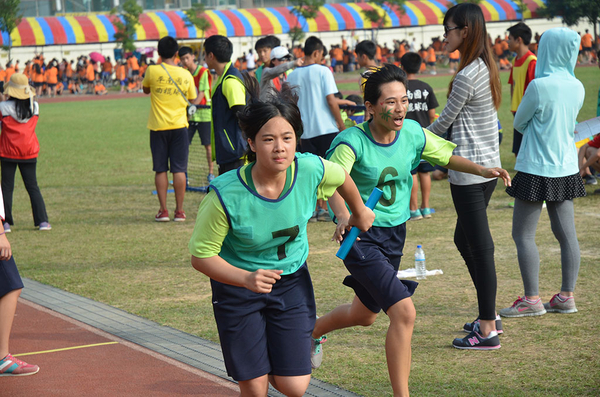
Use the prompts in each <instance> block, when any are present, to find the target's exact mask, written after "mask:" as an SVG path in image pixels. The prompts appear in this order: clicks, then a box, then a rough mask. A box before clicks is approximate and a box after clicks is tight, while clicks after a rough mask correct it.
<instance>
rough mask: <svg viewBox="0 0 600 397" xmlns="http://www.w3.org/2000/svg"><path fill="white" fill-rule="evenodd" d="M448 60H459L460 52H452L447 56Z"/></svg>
mask: <svg viewBox="0 0 600 397" xmlns="http://www.w3.org/2000/svg"><path fill="white" fill-rule="evenodd" d="M448 58H450V59H459V58H460V51H458V50H454V51H452V52H451V53H450V54H448Z"/></svg>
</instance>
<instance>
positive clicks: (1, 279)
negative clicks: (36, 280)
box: [0, 257, 23, 298]
mask: <svg viewBox="0 0 600 397" xmlns="http://www.w3.org/2000/svg"><path fill="white" fill-rule="evenodd" d="M21 288H23V281H22V280H21V276H20V275H19V270H17V264H16V263H15V260H14V258H12V257H11V258H10V259H9V260H7V261H0V298H2V297H3V296H4V295H6V294H8V293H9V292H11V291H14V290H16V289H21Z"/></svg>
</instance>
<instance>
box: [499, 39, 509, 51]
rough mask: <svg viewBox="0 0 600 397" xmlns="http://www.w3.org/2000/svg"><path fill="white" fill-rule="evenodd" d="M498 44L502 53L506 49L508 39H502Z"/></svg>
mask: <svg viewBox="0 0 600 397" xmlns="http://www.w3.org/2000/svg"><path fill="white" fill-rule="evenodd" d="M500 46H501V48H502V53H504V51H506V50H508V41H506V40H502V42H501V43H500Z"/></svg>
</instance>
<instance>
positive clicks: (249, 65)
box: [246, 48, 256, 72]
mask: <svg viewBox="0 0 600 397" xmlns="http://www.w3.org/2000/svg"><path fill="white" fill-rule="evenodd" d="M254 69H256V59H255V58H254V54H253V53H252V48H251V49H249V50H248V54H246V70H247V71H248V72H252V71H253V70H254Z"/></svg>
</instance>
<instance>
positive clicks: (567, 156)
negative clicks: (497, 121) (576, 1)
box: [500, 28, 585, 317]
mask: <svg viewBox="0 0 600 397" xmlns="http://www.w3.org/2000/svg"><path fill="white" fill-rule="evenodd" d="M579 42H580V37H579V35H578V34H577V33H576V32H575V31H573V30H571V29H567V28H555V29H550V30H548V31H546V32H545V33H544V34H543V35H542V38H541V40H540V45H539V49H538V60H537V65H536V69H535V79H534V80H533V81H532V82H531V83H529V86H528V87H527V90H526V91H525V95H524V96H523V100H522V102H521V104H520V105H519V108H518V110H517V113H516V115H515V120H514V126H515V128H516V129H517V130H519V131H523V142H522V144H521V150H520V151H519V154H518V156H517V162H516V164H515V170H517V171H518V172H517V175H516V176H515V177H514V179H513V181H512V186H509V187H508V188H507V189H506V192H507V193H508V194H509V195H510V196H512V197H514V198H515V209H514V214H513V227H512V236H513V239H514V241H515V243H516V245H517V256H518V261H519V267H520V270H521V277H522V278H523V285H524V289H525V291H524V296H523V297H519V298H518V299H517V300H516V301H515V302H514V303H513V305H512V306H511V307H508V308H506V309H502V310H500V315H501V316H504V317H526V316H540V315H543V314H545V313H546V312H554V313H575V312H576V311H577V308H576V307H575V298H574V290H575V283H576V281H577V275H578V273H579V262H580V252H579V243H578V241H577V233H576V230H575V217H574V209H573V199H574V198H576V197H582V196H585V188H584V185H583V180H582V179H581V176H579V167H578V159H577V148H576V147H575V141H574V136H573V134H574V130H575V123H576V118H577V114H578V113H579V110H580V109H581V107H582V105H583V100H584V97H585V90H584V87H583V84H582V83H581V82H580V81H579V80H577V78H575V74H574V70H575V65H576V63H577V54H578V51H579ZM544 201H546V204H547V207H548V215H549V217H550V223H551V226H552V232H553V233H554V236H555V237H556V239H557V240H558V241H559V243H560V250H561V265H562V286H561V288H560V293H558V294H555V295H554V296H553V297H552V298H551V300H550V302H548V303H544V304H542V300H541V298H540V293H539V288H538V287H539V271H540V256H539V252H538V248H537V246H536V244H535V233H536V229H537V225H538V221H539V218H540V213H541V210H542V204H543V202H544Z"/></svg>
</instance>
